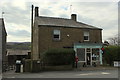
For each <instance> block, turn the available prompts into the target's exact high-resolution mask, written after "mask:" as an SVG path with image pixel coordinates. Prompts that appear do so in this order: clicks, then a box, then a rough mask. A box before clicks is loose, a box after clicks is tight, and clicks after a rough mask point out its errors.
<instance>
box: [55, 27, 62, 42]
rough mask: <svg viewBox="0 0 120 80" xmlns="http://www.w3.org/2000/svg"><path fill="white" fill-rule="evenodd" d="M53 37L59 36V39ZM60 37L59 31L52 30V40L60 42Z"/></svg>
mask: <svg viewBox="0 0 120 80" xmlns="http://www.w3.org/2000/svg"><path fill="white" fill-rule="evenodd" d="M54 35H59V38H54ZM60 36H61V35H60V30H58V29H54V30H53V40H60V39H61V37H60Z"/></svg>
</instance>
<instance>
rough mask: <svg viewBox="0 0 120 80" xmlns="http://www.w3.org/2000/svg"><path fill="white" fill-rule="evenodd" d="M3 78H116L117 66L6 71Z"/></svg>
mask: <svg viewBox="0 0 120 80" xmlns="http://www.w3.org/2000/svg"><path fill="white" fill-rule="evenodd" d="M2 77H3V78H118V68H115V67H101V66H99V67H84V68H77V69H73V70H69V71H42V72H39V73H29V72H28V73H15V71H13V70H12V71H8V72H5V73H3V74H2Z"/></svg>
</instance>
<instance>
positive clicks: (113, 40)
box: [108, 34, 120, 45]
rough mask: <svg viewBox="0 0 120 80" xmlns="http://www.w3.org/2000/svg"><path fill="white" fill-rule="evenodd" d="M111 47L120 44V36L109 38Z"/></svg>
mask: <svg viewBox="0 0 120 80" xmlns="http://www.w3.org/2000/svg"><path fill="white" fill-rule="evenodd" d="M108 42H109V43H110V45H118V44H120V34H117V35H115V36H114V37H111V38H108Z"/></svg>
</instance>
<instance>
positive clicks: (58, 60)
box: [42, 48, 75, 65]
mask: <svg viewBox="0 0 120 80" xmlns="http://www.w3.org/2000/svg"><path fill="white" fill-rule="evenodd" d="M74 58H75V52H74V50H73V49H63V48H62V49H49V50H48V51H46V52H44V53H43V55H42V60H43V61H44V63H47V64H48V65H69V64H73V63H74V60H75V59H74Z"/></svg>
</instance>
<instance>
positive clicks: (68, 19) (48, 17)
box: [38, 16, 72, 20]
mask: <svg viewBox="0 0 120 80" xmlns="http://www.w3.org/2000/svg"><path fill="white" fill-rule="evenodd" d="M38 17H41V18H53V19H65V20H72V19H68V18H60V17H48V16H38Z"/></svg>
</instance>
